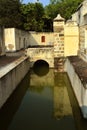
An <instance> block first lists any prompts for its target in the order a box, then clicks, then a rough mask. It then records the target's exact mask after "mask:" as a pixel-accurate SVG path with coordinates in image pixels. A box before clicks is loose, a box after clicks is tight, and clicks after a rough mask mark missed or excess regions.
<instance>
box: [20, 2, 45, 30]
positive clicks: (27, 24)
mask: <svg viewBox="0 0 87 130" xmlns="http://www.w3.org/2000/svg"><path fill="white" fill-rule="evenodd" d="M21 12H22V15H23V16H24V28H25V30H30V31H42V30H43V26H44V22H43V16H44V8H43V6H42V4H41V3H28V4H27V5H22V7H21Z"/></svg>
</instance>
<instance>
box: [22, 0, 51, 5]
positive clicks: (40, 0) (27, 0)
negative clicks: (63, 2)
mask: <svg viewBox="0 0 87 130" xmlns="http://www.w3.org/2000/svg"><path fill="white" fill-rule="evenodd" d="M35 1H36V0H23V3H29V2H33V3H34V2H35ZM39 2H40V3H42V4H43V5H44V6H46V5H48V4H49V2H50V0H39Z"/></svg>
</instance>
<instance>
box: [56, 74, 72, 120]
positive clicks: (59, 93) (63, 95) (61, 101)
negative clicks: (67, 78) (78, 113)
mask: <svg viewBox="0 0 87 130" xmlns="http://www.w3.org/2000/svg"><path fill="white" fill-rule="evenodd" d="M56 79H58V80H56ZM72 115H73V114H72V108H71V104H70V100H69V96H68V92H67V87H66V84H65V82H64V74H63V73H59V74H55V85H54V116H55V117H56V118H57V119H61V118H63V117H64V116H65V117H67V116H72Z"/></svg>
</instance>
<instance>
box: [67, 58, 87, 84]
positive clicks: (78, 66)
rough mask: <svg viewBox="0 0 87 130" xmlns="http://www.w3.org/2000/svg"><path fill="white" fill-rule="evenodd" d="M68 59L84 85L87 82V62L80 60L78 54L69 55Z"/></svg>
mask: <svg viewBox="0 0 87 130" xmlns="http://www.w3.org/2000/svg"><path fill="white" fill-rule="evenodd" d="M68 59H69V61H70V62H71V64H72V65H73V67H74V69H75V72H76V73H77V75H78V76H79V78H80V80H81V81H82V83H83V85H84V86H85V85H86V84H87V62H85V61H84V60H82V59H81V58H80V57H79V56H69V57H68Z"/></svg>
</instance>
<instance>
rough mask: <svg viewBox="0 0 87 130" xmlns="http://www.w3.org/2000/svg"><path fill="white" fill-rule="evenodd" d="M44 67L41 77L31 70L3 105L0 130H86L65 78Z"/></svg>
mask: <svg viewBox="0 0 87 130" xmlns="http://www.w3.org/2000/svg"><path fill="white" fill-rule="evenodd" d="M36 65H37V63H36ZM36 65H35V66H34V67H36V70H37V72H38V69H37V66H38V65H37V66H36ZM47 66H48V65H47V64H44V71H45V70H46V73H45V74H42V72H43V71H39V74H38V73H36V71H35V70H34V69H35V68H34V69H31V70H30V71H29V73H28V74H27V75H26V76H25V78H24V79H23V80H22V82H21V83H20V84H19V86H18V87H17V89H16V90H15V91H14V93H13V94H12V95H11V97H10V98H9V99H8V101H7V102H6V103H5V104H4V106H3V107H2V109H1V110H0V129H1V130H29V129H30V130H37V129H38V130H45V129H46V130H58V129H59V130H86V129H87V127H86V121H84V120H83V118H82V115H81V113H80V110H79V108H78V104H77V102H76V99H75V96H74V94H73V91H72V88H71V84H70V82H69V79H68V76H67V74H66V73H58V72H55V71H54V69H49V68H48V67H47ZM39 68H40V66H39ZM47 69H48V71H47ZM40 73H41V75H40Z"/></svg>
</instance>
